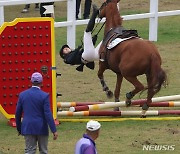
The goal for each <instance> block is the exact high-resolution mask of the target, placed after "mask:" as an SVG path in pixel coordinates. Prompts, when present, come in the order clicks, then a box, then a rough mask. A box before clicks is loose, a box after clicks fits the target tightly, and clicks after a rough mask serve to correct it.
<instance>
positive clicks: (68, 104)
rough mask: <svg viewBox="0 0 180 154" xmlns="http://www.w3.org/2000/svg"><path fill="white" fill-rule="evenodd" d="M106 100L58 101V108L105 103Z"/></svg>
mask: <svg viewBox="0 0 180 154" xmlns="http://www.w3.org/2000/svg"><path fill="white" fill-rule="evenodd" d="M104 103H106V102H57V107H58V108H69V107H74V106H84V105H94V104H104Z"/></svg>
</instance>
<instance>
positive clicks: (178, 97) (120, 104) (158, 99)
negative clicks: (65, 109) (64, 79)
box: [70, 95, 180, 112]
mask: <svg viewBox="0 0 180 154" xmlns="http://www.w3.org/2000/svg"><path fill="white" fill-rule="evenodd" d="M172 100H180V95H172V96H163V97H156V98H152V102H163V101H172ZM137 101H140V100H134V101H132V102H137ZM146 101H147V100H146V99H142V100H141V103H143V104H144V103H145V102H146ZM125 106H126V102H125V101H122V102H111V103H106V104H94V105H86V106H80V107H78V111H86V110H89V111H92V110H101V109H108V108H115V107H125ZM70 111H73V112H74V111H77V108H75V107H70Z"/></svg>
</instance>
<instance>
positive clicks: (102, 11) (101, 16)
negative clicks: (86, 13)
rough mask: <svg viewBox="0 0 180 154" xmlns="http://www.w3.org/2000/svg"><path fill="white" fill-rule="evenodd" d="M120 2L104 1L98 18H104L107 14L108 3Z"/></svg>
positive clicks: (115, 0)
mask: <svg viewBox="0 0 180 154" xmlns="http://www.w3.org/2000/svg"><path fill="white" fill-rule="evenodd" d="M119 1H120V0H106V1H105V2H104V3H103V4H102V5H101V7H100V8H99V18H101V19H102V18H103V17H106V13H108V9H107V6H108V4H109V3H110V2H113V3H118V2H119Z"/></svg>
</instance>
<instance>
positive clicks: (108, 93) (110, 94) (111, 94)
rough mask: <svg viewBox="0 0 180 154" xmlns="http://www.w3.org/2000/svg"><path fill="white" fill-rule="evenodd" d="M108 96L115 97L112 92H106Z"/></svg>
mask: <svg viewBox="0 0 180 154" xmlns="http://www.w3.org/2000/svg"><path fill="white" fill-rule="evenodd" d="M106 95H107V97H108V98H112V97H113V93H112V92H111V91H110V90H108V91H106Z"/></svg>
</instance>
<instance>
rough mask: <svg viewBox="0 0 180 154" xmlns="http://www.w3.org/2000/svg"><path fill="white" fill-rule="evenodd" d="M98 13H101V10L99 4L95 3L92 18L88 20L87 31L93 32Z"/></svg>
mask: <svg viewBox="0 0 180 154" xmlns="http://www.w3.org/2000/svg"><path fill="white" fill-rule="evenodd" d="M98 13H99V10H98V8H97V6H96V5H93V13H92V15H91V18H90V20H89V22H88V25H87V28H86V32H91V31H92V30H93V28H94V25H95V19H96V17H97V15H98Z"/></svg>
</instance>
